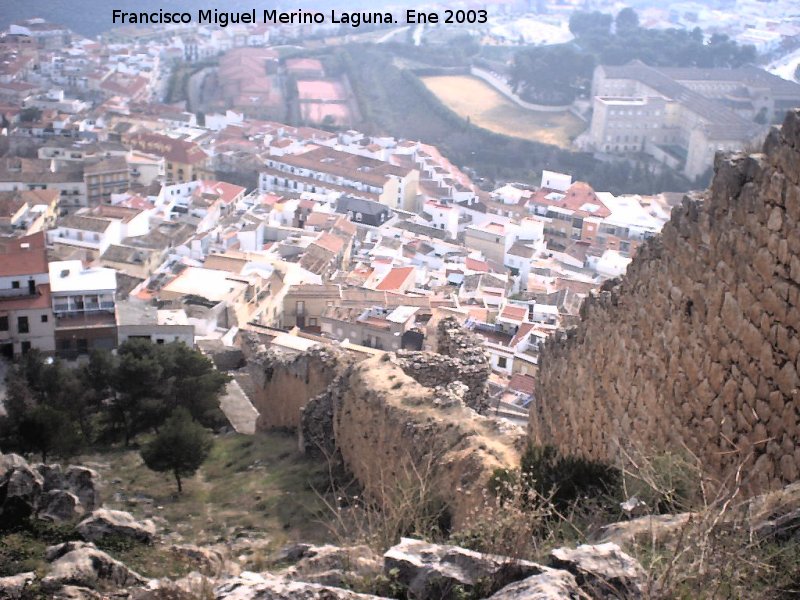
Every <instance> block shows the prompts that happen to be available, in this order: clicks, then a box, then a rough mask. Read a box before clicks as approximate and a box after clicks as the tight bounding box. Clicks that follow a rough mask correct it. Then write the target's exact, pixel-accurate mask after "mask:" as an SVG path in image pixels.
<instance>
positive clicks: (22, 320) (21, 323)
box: [17, 317, 30, 333]
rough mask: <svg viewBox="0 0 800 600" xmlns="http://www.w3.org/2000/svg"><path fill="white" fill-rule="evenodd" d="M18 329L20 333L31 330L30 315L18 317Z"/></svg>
mask: <svg viewBox="0 0 800 600" xmlns="http://www.w3.org/2000/svg"><path fill="white" fill-rule="evenodd" d="M17 331H19V332H20V333H28V332H29V331H30V325H29V324H28V317H18V318H17Z"/></svg>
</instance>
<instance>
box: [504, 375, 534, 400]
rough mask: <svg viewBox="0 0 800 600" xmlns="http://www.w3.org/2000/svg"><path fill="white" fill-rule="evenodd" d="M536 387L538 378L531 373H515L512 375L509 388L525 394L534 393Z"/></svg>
mask: <svg viewBox="0 0 800 600" xmlns="http://www.w3.org/2000/svg"><path fill="white" fill-rule="evenodd" d="M535 388H536V379H534V378H533V377H531V376H530V375H523V374H522V373H515V374H514V375H512V376H511V381H509V382H508V389H510V390H514V391H515V392H522V393H523V394H528V395H529V396H532V395H533V392H534V390H535Z"/></svg>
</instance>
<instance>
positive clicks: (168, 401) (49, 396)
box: [0, 340, 230, 461]
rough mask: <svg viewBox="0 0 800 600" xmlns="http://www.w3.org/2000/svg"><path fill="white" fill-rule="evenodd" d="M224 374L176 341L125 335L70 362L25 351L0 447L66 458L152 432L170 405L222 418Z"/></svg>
mask: <svg viewBox="0 0 800 600" xmlns="http://www.w3.org/2000/svg"><path fill="white" fill-rule="evenodd" d="M229 379H230V378H229V377H228V375H226V374H225V373H222V372H220V371H217V370H216V369H214V366H213V364H212V363H211V361H210V360H209V359H208V358H206V357H205V356H203V355H202V354H201V353H200V352H198V351H196V350H194V349H192V348H189V347H188V346H186V345H184V344H181V343H173V344H164V345H158V344H152V343H150V342H149V341H147V340H130V341H127V342H125V343H123V344H121V345H120V347H119V349H118V351H117V353H116V355H115V354H113V353H111V352H105V351H96V352H93V353H92V354H91V356H90V358H89V361H88V362H87V363H85V364H82V365H80V366H78V367H76V368H70V367H68V366H66V365H65V364H64V363H62V362H61V361H59V360H48V361H45V360H44V357H43V356H42V355H41V354H40V353H39V352H37V351H36V350H31V351H30V352H28V353H27V354H26V355H25V356H24V357H22V359H21V360H20V361H19V362H18V363H17V364H16V365H15V366H14V367H13V368H12V369H11V371H10V372H9V375H8V378H7V381H8V391H7V398H6V401H5V406H6V413H7V414H6V415H5V416H3V417H2V418H0V447H1V448H2V449H4V450H5V449H10V450H14V451H20V452H37V453H39V454H41V456H42V460H43V461H45V460H47V457H48V456H51V455H58V456H61V457H69V456H70V455H72V454H74V453H75V452H77V451H78V450H80V448H81V447H82V446H84V445H93V444H96V443H108V442H114V441H116V440H122V441H124V442H125V445H128V444H130V443H131V441H132V440H133V439H134V438H135V436H136V435H138V434H140V433H143V432H146V431H154V432H157V431H159V429H160V427H161V426H162V425H163V424H164V422H165V420H166V419H167V417H169V415H170V414H172V413H173V412H174V411H175V409H177V408H183V409H185V410H186V411H187V414H189V416H190V418H191V419H193V420H195V421H197V422H198V423H200V424H201V425H203V426H206V427H216V426H218V425H220V424H222V423H224V422H225V421H224V415H223V414H222V412H221V410H220V408H219V397H220V395H221V394H222V392H223V390H224V388H225V384H226V383H227V382H228V381H229Z"/></svg>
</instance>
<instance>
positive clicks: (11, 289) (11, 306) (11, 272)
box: [0, 232, 55, 359]
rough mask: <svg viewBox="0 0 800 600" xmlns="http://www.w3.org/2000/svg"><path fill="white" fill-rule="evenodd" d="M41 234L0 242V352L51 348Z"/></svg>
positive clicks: (47, 350) (50, 314)
mask: <svg viewBox="0 0 800 600" xmlns="http://www.w3.org/2000/svg"><path fill="white" fill-rule="evenodd" d="M49 280H50V276H49V270H48V267H47V251H46V249H45V239H44V234H43V233H41V232H39V233H36V234H33V235H29V236H25V237H20V238H16V239H11V240H4V241H2V242H0V356H3V357H4V358H8V359H11V358H14V357H16V356H20V355H22V354H25V353H26V352H27V351H28V350H30V349H31V348H36V349H37V350H40V351H41V352H43V353H45V354H52V353H53V352H54V350H55V337H54V319H53V310H52V306H51V298H50V285H49Z"/></svg>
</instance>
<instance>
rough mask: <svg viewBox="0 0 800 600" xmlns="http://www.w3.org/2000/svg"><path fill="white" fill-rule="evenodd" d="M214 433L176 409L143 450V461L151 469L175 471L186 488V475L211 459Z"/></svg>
mask: <svg viewBox="0 0 800 600" xmlns="http://www.w3.org/2000/svg"><path fill="white" fill-rule="evenodd" d="M213 443H214V442H213V439H212V438H211V434H210V433H209V432H208V430H206V429H205V428H204V427H203V426H202V425H200V424H199V423H197V422H196V421H194V420H193V419H192V416H191V414H190V413H189V411H188V410H187V409H185V408H183V407H178V408H176V409H175V410H174V411H173V412H172V414H171V415H170V416H169V418H167V420H166V421H165V422H164V424H163V426H162V427H161V429H160V430H159V432H158V433H157V434H156V436H155V437H154V438H153V439H152V440H151V441H150V442H149V443H148V444H147V445H145V446H144V447H143V448H142V450H141V455H142V460H144V463H145V464H146V465H147V467H148V468H149V469H152V470H153V471H158V472H160V473H172V475H173V476H174V477H175V482H176V483H177V484H178V493H181V492H182V491H183V484H182V478H184V477H190V476H192V475H194V474H195V473H196V472H197V469H199V468H200V465H202V464H203V462H204V461H205V460H206V458H208V454H209V452H211V448H212V446H213Z"/></svg>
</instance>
